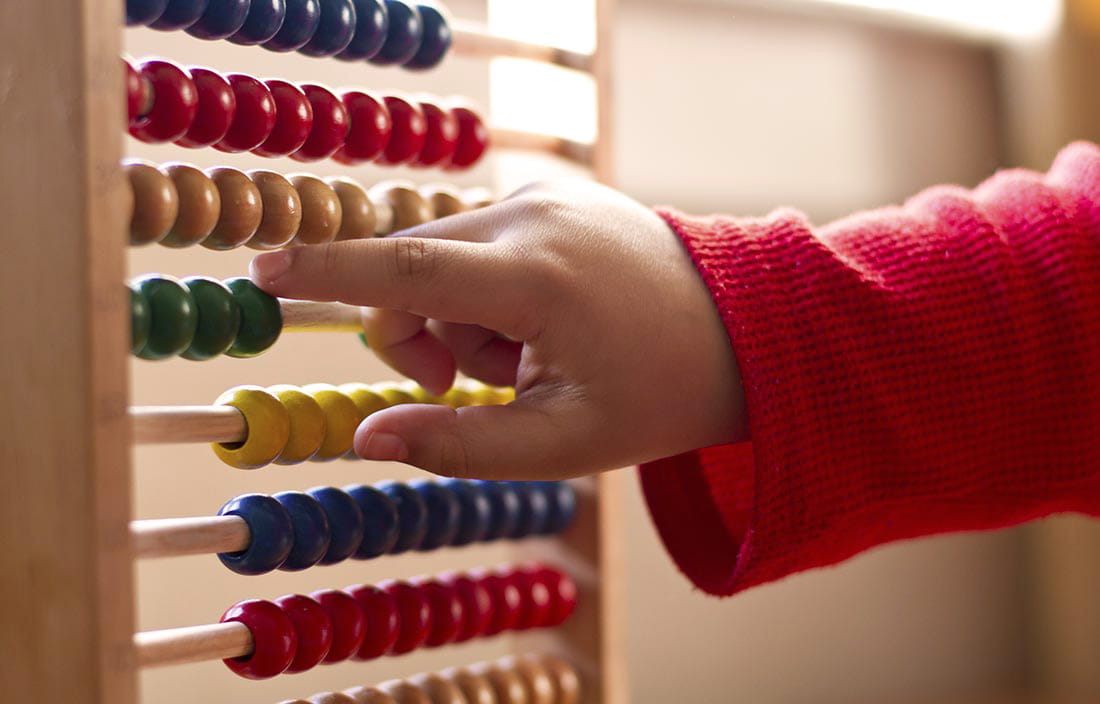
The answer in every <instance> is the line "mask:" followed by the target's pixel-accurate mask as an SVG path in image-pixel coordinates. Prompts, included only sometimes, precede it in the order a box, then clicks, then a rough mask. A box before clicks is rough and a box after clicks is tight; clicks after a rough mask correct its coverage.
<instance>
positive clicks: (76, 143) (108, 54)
mask: <svg viewBox="0 0 1100 704" xmlns="http://www.w3.org/2000/svg"><path fill="white" fill-rule="evenodd" d="M613 4H614V0H596V8H597V9H596V12H597V27H598V48H597V50H596V51H595V52H594V53H593V54H591V55H587V54H579V53H576V52H572V51H565V50H562V49H557V48H554V47H545V46H537V45H532V44H527V43H524V42H518V41H514V40H512V39H508V38H505V37H499V36H496V35H493V34H490V33H488V32H485V31H484V30H482V29H480V28H478V27H475V26H472V25H469V24H466V23H458V24H456V33H455V37H456V41H455V51H456V52H457V53H465V54H468V55H477V56H513V57H518V58H528V59H533V60H538V61H545V62H549V63H553V64H557V65H560V66H564V67H567V68H572V69H576V70H581V71H586V72H588V73H590V74H591V75H592V76H593V78H594V79H595V81H596V85H597V100H598V115H599V117H598V135H599V136H598V137H597V139H596V141H595V142H594V143H593V144H591V145H579V144H577V143H574V142H569V141H568V140H562V139H558V138H554V137H547V136H541V135H528V134H524V133H515V132H507V133H501V135H502V137H503V139H501V141H503V142H506V143H507V144H509V145H510V146H518V147H523V148H530V149H536V150H540V151H546V152H550V153H554V154H558V155H560V156H565V157H567V158H571V159H574V160H576V161H580V162H583V163H586V164H587V165H588V166H589V167H591V169H592V171H593V174H594V175H595V177H596V178H597V179H599V180H601V181H605V182H607V181H609V180H610V177H611V164H610V159H611V145H610V142H609V135H610V124H611V113H610V110H609V109H608V108H609V105H610V97H611V86H610V82H609V77H610V56H609V48H610V47H609V42H608V40H609V38H610V23H609V20H610V18H611V13H612V9H613V7H612V6H613ZM122 6H123V3H122V2H121V1H120V0H115V1H104V0H54V1H52V2H28V1H11V2H4V3H0V47H3V48H2V49H0V134H3V135H4V136H3V138H0V185H2V188H0V194H2V195H0V205H2V208H3V212H4V214H5V222H6V226H5V232H4V233H3V235H2V238H3V245H2V246H3V255H4V256H3V257H0V320H2V321H3V330H4V332H3V338H2V340H3V344H0V374H2V378H3V380H4V383H3V389H4V391H5V393H6V396H7V399H6V401H5V402H4V403H3V404H0V428H2V432H3V439H0V462H2V466H3V485H2V486H3V493H2V494H0V546H2V548H3V554H4V557H5V563H6V565H5V567H6V569H5V573H4V577H3V579H2V581H0V603H2V604H3V607H2V608H0V683H2V684H3V690H4V693H5V695H6V696H7V697H8V698H10V699H12V700H13V701H28V702H32V701H41V702H68V703H71V704H136V702H137V701H138V694H137V663H136V658H135V649H134V645H133V637H134V613H135V604H134V562H133V560H134V557H133V547H132V544H131V534H130V530H129V522H130V519H131V466H130V447H131V427H130V416H129V413H128V400H129V385H128V366H127V365H128V364H129V363H130V362H129V359H130V356H129V350H128V339H129V336H128V330H127V328H128V325H129V320H128V318H129V300H128V298H127V293H126V289H125V287H124V286H123V283H124V281H125V252H126V248H127V236H126V226H127V223H126V217H125V214H126V212H127V211H128V208H127V207H126V198H127V196H128V191H127V189H126V185H125V183H124V180H123V175H122V171H121V170H120V167H119V164H120V160H121V159H122V157H123V155H124V150H123V147H124V143H123V134H124V132H123V126H124V125H125V124H126V122H125V115H124V101H123V90H122V85H123V80H122V73H121V62H120V61H119V56H120V54H121V50H122V27H123V18H122ZM618 481H619V479H618V478H615V477H612V476H603V477H600V478H597V479H592V480H586V481H584V482H580V483H578V490H579V492H580V494H581V496H582V503H581V510H580V514H579V517H578V521H577V525H576V526H575V528H574V529H573V530H572V531H571V534H570V537H569V539H568V541H567V544H565V545H564V546H562V547H561V549H559V550H555V553H554V555H553V559H554V560H555V561H556V562H557V563H558V564H561V565H562V566H563V567H565V568H567V569H568V570H569V571H570V572H571V573H572V574H573V575H574V576H575V578H576V579H577V582H578V585H579V587H580V589H581V606H580V608H579V609H578V612H577V614H576V616H575V617H574V619H572V621H571V622H570V624H568V625H567V627H566V628H563V629H560V630H559V631H558V632H556V634H555V635H554V636H552V637H551V638H552V642H550V643H549V645H548V644H547V641H546V639H545V638H542V639H540V641H539V647H540V648H546V647H548V648H549V649H550V650H553V651H556V652H557V653H559V654H562V655H565V656H566V657H567V658H568V659H569V660H570V661H571V662H572V663H573V664H574V665H575V666H577V667H578V669H579V670H580V672H581V675H582V677H583V679H584V680H585V689H586V695H585V701H586V702H589V703H590V704H619V703H621V702H624V701H625V700H626V692H625V676H624V672H623V660H622V658H623V655H622V653H623V652H624V645H625V644H624V641H623V637H622V629H621V626H620V623H621V619H620V617H619V615H618V608H620V607H621V590H620V583H619V581H618V579H617V577H616V575H619V574H621V570H620V569H619V562H620V560H621V548H620V547H619V541H618V540H616V537H615V535H614V533H615V530H616V527H617V525H618V523H619V521H620V507H619V498H618V496H617V494H618V492H617V491H616V490H615V489H614V484H615V483H616V482H618Z"/></svg>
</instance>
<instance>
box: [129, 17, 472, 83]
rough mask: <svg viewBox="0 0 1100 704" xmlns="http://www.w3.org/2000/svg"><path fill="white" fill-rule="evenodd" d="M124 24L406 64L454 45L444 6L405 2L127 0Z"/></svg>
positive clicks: (434, 57) (427, 63) (417, 64)
mask: <svg viewBox="0 0 1100 704" xmlns="http://www.w3.org/2000/svg"><path fill="white" fill-rule="evenodd" d="M126 24H128V25H131V26H148V27H152V28H153V29H159V30H165V31H169V30H180V29H182V30H184V31H186V32H187V33H188V34H190V35H191V36H193V37H197V38H199V39H210V40H214V39H228V40H229V41H231V42H233V43H234V44H243V45H256V44H259V45H260V46H262V47H264V48H265V49H269V50H271V51H278V52H285V51H297V52H299V53H302V54H305V55H306V56H317V57H323V56H335V57H336V58H338V59H343V60H345V61H363V60H368V61H370V62H371V63H374V64H378V65H380V66H388V65H393V64H400V65H401V66H404V67H405V68H409V69H428V68H432V67H433V66H436V65H437V64H439V62H440V61H442V60H443V57H444V56H445V55H446V54H447V50H448V49H450V47H451V29H450V25H449V23H448V21H447V18H446V17H445V16H444V15H443V14H442V13H441V12H440V11H439V9H438V8H436V7H434V6H432V5H428V4H414V3H410V2H406V0H126Z"/></svg>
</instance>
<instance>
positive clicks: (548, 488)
mask: <svg viewBox="0 0 1100 704" xmlns="http://www.w3.org/2000/svg"><path fill="white" fill-rule="evenodd" d="M532 484H533V485H534V486H535V488H536V489H538V490H539V491H541V492H542V493H543V494H544V495H545V496H546V499H547V502H548V503H549V512H550V517H549V519H548V520H547V521H546V525H545V526H544V527H543V531H542V532H543V533H544V534H545V535H554V534H556V533H561V532H562V531H563V530H565V529H566V528H568V527H569V524H570V523H572V522H573V517H574V516H575V515H576V514H577V492H576V490H575V489H574V488H573V486H572V485H571V484H570V483H569V482H532Z"/></svg>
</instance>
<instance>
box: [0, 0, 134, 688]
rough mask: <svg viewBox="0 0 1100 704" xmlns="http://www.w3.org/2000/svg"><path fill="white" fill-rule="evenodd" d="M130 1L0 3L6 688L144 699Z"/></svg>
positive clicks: (0, 457)
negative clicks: (127, 109) (130, 238)
mask: <svg viewBox="0 0 1100 704" xmlns="http://www.w3.org/2000/svg"><path fill="white" fill-rule="evenodd" d="M122 22H123V20H122V4H121V3H119V2H115V1H111V2H105V1H103V0H50V1H49V2H38V1H36V0H8V1H5V2H0V135H3V136H2V137H0V208H2V211H3V225H2V226H0V247H2V251H3V256H2V257H0V320H3V321H4V322H3V332H2V333H0V340H2V344H0V380H2V381H0V388H3V390H4V396H5V400H4V402H3V403H0V428H2V432H3V438H2V439H0V467H2V469H0V472H2V473H3V478H2V489H0V549H2V551H3V555H4V575H3V577H2V578H0V603H3V608H2V609H0V689H2V691H3V693H4V695H5V697H6V698H8V699H10V700H12V701H22V702H65V703H66V704H134V703H135V701H136V700H135V697H136V678H135V674H134V669H133V666H132V660H133V658H132V653H131V646H130V636H131V633H132V631H133V593H132V582H133V580H132V562H131V559H130V554H129V534H128V530H127V523H128V520H129V514H130V476H129V461H130V460H129V455H130V452H129V430H128V423H127V415H126V407H127V368H126V364H127V335H128V332H127V323H126V315H127V314H128V309H129V302H128V301H127V299H126V297H125V293H126V289H125V287H124V286H123V282H124V280H125V279H124V268H123V265H124V253H125V245H126V241H125V231H126V230H125V222H124V220H123V213H124V211H125V208H124V207H123V206H124V205H125V202H124V198H125V192H126V191H125V188H124V183H123V182H122V177H121V174H120V173H119V168H118V164H119V159H120V156H121V153H122V128H123V125H124V124H125V121H124V120H125V118H124V115H123V108H124V104H123V99H122V85H123V83H122V72H121V62H120V61H119V58H118V57H119V53H120V52H119V50H120V43H121V27H122Z"/></svg>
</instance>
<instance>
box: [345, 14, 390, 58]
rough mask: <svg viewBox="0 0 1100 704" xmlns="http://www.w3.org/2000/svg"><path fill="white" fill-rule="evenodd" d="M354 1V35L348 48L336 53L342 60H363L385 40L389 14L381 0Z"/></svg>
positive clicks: (375, 52)
mask: <svg viewBox="0 0 1100 704" xmlns="http://www.w3.org/2000/svg"><path fill="white" fill-rule="evenodd" d="M352 1H353V2H354V3H355V36H353V37H352V39H351V43H350V44H348V48H347V49H344V50H343V51H341V52H340V53H339V54H337V55H336V58H338V59H342V60H344V61H363V60H366V59H369V58H370V57H372V56H374V55H375V54H377V53H378V50H379V49H381V48H382V45H383V44H384V43H385V42H386V34H387V33H388V31H389V28H390V16H389V14H388V13H387V12H386V6H385V4H384V3H383V2H382V0H352Z"/></svg>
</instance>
